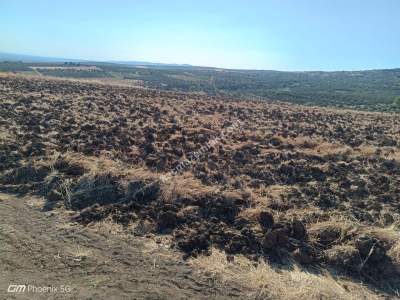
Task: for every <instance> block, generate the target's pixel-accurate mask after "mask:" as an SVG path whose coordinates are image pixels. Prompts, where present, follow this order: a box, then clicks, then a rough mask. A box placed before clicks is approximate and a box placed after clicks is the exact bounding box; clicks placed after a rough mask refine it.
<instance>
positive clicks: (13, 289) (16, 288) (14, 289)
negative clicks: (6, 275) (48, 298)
mask: <svg viewBox="0 0 400 300" xmlns="http://www.w3.org/2000/svg"><path fill="white" fill-rule="evenodd" d="M25 290H26V285H25V284H18V285H17V284H10V285H9V286H8V290H7V292H9V293H24V292H25Z"/></svg>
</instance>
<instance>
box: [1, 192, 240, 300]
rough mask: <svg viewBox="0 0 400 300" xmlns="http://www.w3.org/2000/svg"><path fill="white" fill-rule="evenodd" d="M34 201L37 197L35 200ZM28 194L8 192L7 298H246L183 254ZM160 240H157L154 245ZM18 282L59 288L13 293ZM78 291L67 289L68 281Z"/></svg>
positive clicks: (4, 219) (4, 214)
mask: <svg viewBox="0 0 400 300" xmlns="http://www.w3.org/2000/svg"><path fill="white" fill-rule="evenodd" d="M29 200H32V199H29ZM27 202H29V201H28V199H27V198H17V197H14V196H10V195H7V194H0V298H1V299H43V298H45V299H172V298H173V299H188V298H191V299H205V298H208V299H210V298H211V299H212V298H218V299H223V298H246V296H247V295H246V294H243V288H242V287H241V288H239V287H236V286H235V285H234V284H231V285H230V284H229V283H224V284H221V283H218V281H216V280H215V279H214V278H211V277H208V276H205V275H204V274H202V273H200V272H196V270H193V269H192V268H191V267H190V266H189V265H188V264H187V263H186V262H184V261H182V260H181V259H180V258H179V256H178V254H177V253H174V252H172V251H171V250H169V249H165V248H163V247H162V246H149V245H148V244H149V241H148V240H146V239H143V238H138V237H134V236H132V235H130V236H124V235H113V234H104V233H102V232H97V231H95V230H93V229H90V228H87V227H86V228H85V227H82V226H81V225H78V224H74V223H70V222H68V219H67V216H65V214H60V213H43V212H41V211H40V209H39V208H37V207H36V208H35V207H34V206H32V205H28V204H27ZM154 244H155V243H154ZM10 284H26V285H35V286H54V287H58V290H59V291H58V292H57V293H46V294H38V293H32V292H27V291H26V292H25V293H18V294H16V293H7V288H8V286H9V285H10ZM63 285H64V286H68V287H70V288H71V289H72V291H71V292H69V293H61V292H60V287H61V286H63Z"/></svg>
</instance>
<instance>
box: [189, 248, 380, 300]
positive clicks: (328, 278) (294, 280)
mask: <svg viewBox="0 0 400 300" xmlns="http://www.w3.org/2000/svg"><path fill="white" fill-rule="evenodd" d="M190 261H191V264H192V265H193V266H195V267H196V268H199V269H200V270H201V271H205V272H207V273H208V274H211V275H212V276H213V277H214V278H216V280H221V281H222V282H234V283H236V284H237V285H238V286H241V287H244V288H248V289H250V290H252V291H254V290H255V291H256V292H250V293H249V299H286V300H292V299H296V300H298V299H318V300H320V299H343V300H347V299H384V297H380V296H377V295H376V294H374V293H373V292H372V291H371V290H369V289H368V288H367V287H365V286H363V285H362V284H361V283H358V282H354V281H351V280H349V279H347V278H340V277H334V276H332V275H331V274H330V273H328V272H322V271H320V270H310V271H304V270H303V269H301V268H300V267H299V266H297V265H295V264H293V265H292V266H291V267H290V268H288V269H276V268H274V267H273V266H272V265H270V264H268V263H266V262H263V261H262V262H258V263H255V262H253V261H250V260H249V259H247V258H245V257H244V256H242V255H237V256H235V258H234V261H233V262H228V260H227V257H226V255H225V254H224V253H223V252H221V251H219V250H216V249H213V250H212V252H211V255H209V256H200V257H198V258H194V259H191V260H190Z"/></svg>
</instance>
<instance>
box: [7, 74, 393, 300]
mask: <svg viewBox="0 0 400 300" xmlns="http://www.w3.org/2000/svg"><path fill="white" fill-rule="evenodd" d="M399 137H400V118H399V116H398V115H390V114H382V113H366V112H365V113H364V112H355V111H345V110H342V111H340V110H333V109H322V108H316V107H303V106H297V105H290V104H285V103H266V102H259V101H234V100H229V99H220V98H218V97H210V96H205V95H200V94H185V93H177V92H176V93H175V92H161V91H156V90H150V89H139V88H131V87H127V86H121V85H111V84H103V83H89V82H79V81H77V80H74V81H72V80H61V79H46V78H44V77H43V78H34V77H22V76H12V75H1V76H0V172H1V173H0V175H1V176H0V189H1V191H2V192H3V193H9V194H17V195H24V196H25V197H27V195H34V197H38V196H39V197H43V199H44V203H43V205H42V210H43V211H47V212H49V211H61V212H62V211H65V212H68V216H69V219H68V221H69V222H72V223H79V224H81V225H82V224H83V225H84V226H89V227H95V226H96V224H103V223H105V222H106V223H108V224H114V225H115V226H120V227H121V228H122V230H123V231H124V232H125V233H127V234H129V235H130V236H131V237H132V239H134V238H136V237H137V236H144V237H146V238H148V239H153V240H156V241H157V242H158V243H164V244H166V245H168V247H170V248H171V251H178V253H182V260H185V261H186V262H189V263H190V265H191V266H192V268H195V269H199V270H201V271H202V272H205V273H206V274H208V276H211V277H212V278H215V280H216V281H218V282H220V283H221V282H222V283H223V282H226V283H227V287H229V286H230V285H232V282H236V283H238V284H240V286H241V287H242V288H243V291H244V290H246V291H252V292H250V294H249V295H252V297H253V298H255V299H302V298H308V299H330V298H338V299H380V298H382V299H384V298H396V297H400V294H399V293H400V239H399V234H400V231H399V230H400V141H399ZM24 199H25V198H24ZM0 204H1V203H0ZM44 213H45V212H44ZM110 234H112V233H110ZM174 272H176V273H179V270H178V271H176V270H174ZM238 286H239V285H238ZM231 296H232V297H233V296H237V297H240V294H237V295H236V294H232V295H231ZM194 297H195V298H196V297H198V295H194ZM217 298H218V297H217Z"/></svg>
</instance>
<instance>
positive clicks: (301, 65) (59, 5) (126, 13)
mask: <svg viewBox="0 0 400 300" xmlns="http://www.w3.org/2000/svg"><path fill="white" fill-rule="evenodd" d="M399 15H400V0H198V1H192V0H182V1H178V0H168V1H166V0H164V1H162V0H158V1H157V0H137V1H135V0H131V1H128V0H126V1H123V0H113V1H111V0H109V1H106V0H87V1H85V0H79V1H77V0H68V1H62V0H60V1H55V0H51V1H50V0H43V1H41V0H35V1H23V0H0V52H9V53H18V54H29V55H40V56H51V57H63V58H77V59H88V60H106V61H109V60H124V61H125V60H135V61H149V62H162V63H180V64H192V65H199V66H213V67H224V68H236V69H267V70H272V69H273V70H291V71H305V70H361V69H380V68H398V67H400V22H399V19H400V17H399Z"/></svg>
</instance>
